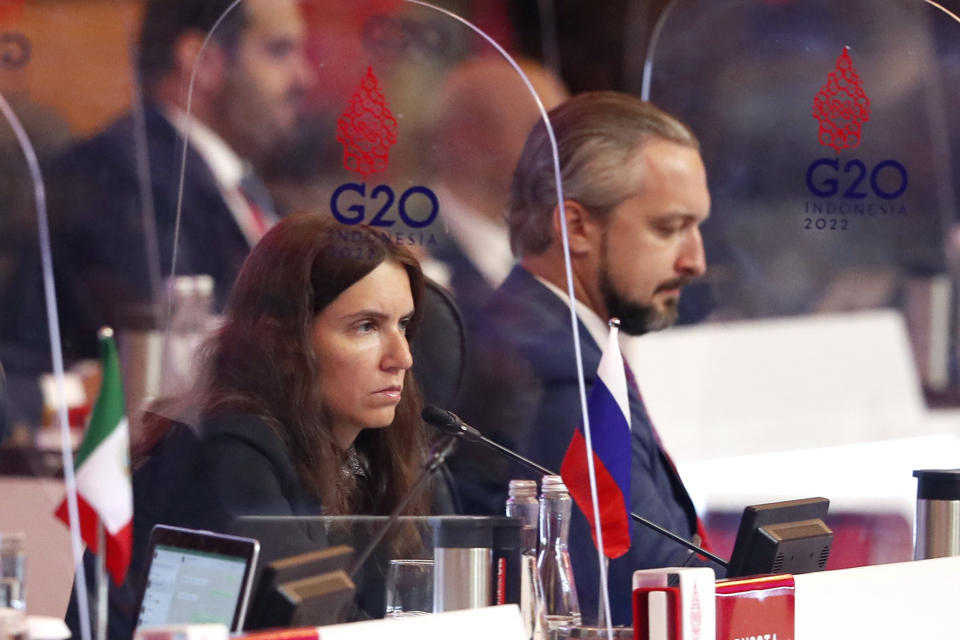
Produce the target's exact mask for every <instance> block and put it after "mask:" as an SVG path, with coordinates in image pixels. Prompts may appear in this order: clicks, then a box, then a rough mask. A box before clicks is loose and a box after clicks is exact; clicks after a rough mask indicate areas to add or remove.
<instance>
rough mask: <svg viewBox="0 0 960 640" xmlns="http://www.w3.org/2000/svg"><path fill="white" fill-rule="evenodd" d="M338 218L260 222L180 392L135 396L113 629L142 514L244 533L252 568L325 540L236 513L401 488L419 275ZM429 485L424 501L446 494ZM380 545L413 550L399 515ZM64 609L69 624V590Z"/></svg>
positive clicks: (410, 414) (337, 510)
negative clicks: (127, 510) (265, 228)
mask: <svg viewBox="0 0 960 640" xmlns="http://www.w3.org/2000/svg"><path fill="white" fill-rule="evenodd" d="M342 229H343V227H340V226H339V225H337V224H336V223H335V222H333V221H331V220H330V219H329V218H328V217H326V216H322V215H316V214H302V213H301V214H295V215H292V216H289V217H288V218H286V219H284V220H283V221H282V222H280V223H279V224H278V225H276V227H275V228H274V229H272V230H271V231H270V232H268V233H267V235H266V236H264V238H263V240H262V241H261V242H260V243H259V244H257V246H256V247H254V249H253V251H252V252H251V254H250V256H249V257H248V259H247V260H246V262H245V263H244V265H243V268H242V269H241V272H240V274H239V276H238V279H237V283H236V286H235V287H234V289H233V291H232V292H231V295H230V299H229V301H228V303H227V308H226V312H225V321H224V324H223V326H222V327H221V328H220V329H219V330H218V331H217V332H216V333H215V334H214V335H213V336H212V337H211V338H210V339H209V340H208V341H207V343H206V344H205V347H204V349H203V350H202V355H201V366H200V372H201V375H200V377H199V380H198V383H197V386H196V387H195V389H194V390H193V391H191V392H189V393H186V394H184V395H181V396H178V397H174V398H168V399H165V400H161V401H158V402H157V403H155V404H154V405H152V406H151V407H150V409H149V413H148V414H147V415H146V417H145V418H144V430H143V433H142V435H141V437H140V438H139V439H138V440H137V441H135V442H134V444H133V447H132V448H133V466H134V475H133V491H134V528H133V536H134V543H133V556H132V560H131V563H130V572H129V574H128V575H127V578H126V582H125V583H124V584H123V585H121V586H119V587H117V586H115V585H111V593H110V614H109V616H110V617H109V629H108V635H109V637H110V638H111V639H112V640H121V639H124V640H128V639H129V638H130V637H131V636H132V634H133V630H134V627H135V624H136V620H137V611H136V610H135V607H136V603H137V595H138V593H139V590H141V589H142V588H143V580H144V579H145V576H143V575H142V570H143V568H144V562H145V557H144V555H145V552H146V548H147V543H148V539H149V535H150V530H151V529H152V527H153V526H154V525H156V524H166V525H173V526H179V527H186V528H190V529H205V530H210V531H216V532H221V533H228V534H235V535H248V536H252V537H256V538H257V539H259V541H260V549H261V552H260V566H265V565H266V563H268V562H270V561H272V560H276V559H278V558H283V557H287V556H291V555H296V554H300V553H305V552H308V551H314V550H318V549H322V548H324V547H325V546H326V545H327V544H328V538H327V536H328V532H327V530H326V528H325V527H323V526H316V525H311V524H310V523H309V522H297V523H293V524H292V525H290V524H285V525H279V524H277V523H274V525H270V524H269V523H268V524H266V525H263V524H251V523H249V522H244V521H238V520H237V518H238V517H241V516H245V515H268V516H290V515H300V516H304V515H314V516H316V515H328V516H329V515H350V514H359V515H377V514H379V515H386V514H388V513H390V511H391V510H392V509H393V508H394V507H395V506H396V505H397V504H398V503H399V501H400V500H401V499H403V498H404V497H405V496H406V495H407V493H408V492H409V491H410V489H411V487H412V485H413V483H414V480H415V478H416V477H417V475H418V473H419V472H420V469H421V468H422V465H423V463H424V461H425V459H426V452H427V442H426V434H425V433H424V429H423V426H422V424H421V422H420V417H419V416H420V407H421V400H420V394H419V391H418V389H417V386H416V384H415V382H414V379H413V375H412V373H411V366H412V364H413V358H412V355H411V351H410V345H409V340H410V337H411V335H412V334H413V331H414V329H415V327H416V325H417V322H418V320H419V319H420V315H421V313H422V309H421V306H420V303H421V300H422V295H423V287H424V282H423V276H422V274H421V271H420V267H419V264H418V263H417V261H416V259H415V258H414V257H413V256H412V254H410V253H409V251H407V250H406V249H405V248H403V247H401V246H399V245H396V244H393V243H391V242H390V241H389V240H385V239H384V238H383V236H382V235H381V234H379V233H376V232H375V231H373V230H371V229H370V228H369V227H364V226H353V227H350V234H349V239H344V235H343V234H342V233H340V231H341V230H342ZM442 486H443V485H442V483H437V493H436V500H435V501H434V505H435V506H436V509H435V510H438V511H444V510H447V506H445V505H448V504H449V499H448V498H447V502H444V497H443V496H445V495H446V494H445V493H444V491H443V488H442ZM431 497H432V495H431V491H430V490H425V491H423V492H422V493H421V494H419V495H417V496H416V497H414V499H413V502H412V503H411V506H410V507H409V508H408V510H407V511H406V512H404V513H405V515H426V514H428V513H429V512H430V511H431ZM350 544H357V542H355V541H353V540H351V541H350ZM387 544H388V546H391V547H392V548H391V550H390V553H394V554H397V555H394V556H393V557H398V556H399V557H415V556H416V554H417V553H418V552H422V550H421V549H420V548H419V538H418V537H417V534H416V531H415V530H411V528H401V529H400V532H399V533H398V534H397V535H396V536H394V537H393V539H392V540H389V539H388V543H387ZM86 560H87V564H88V571H87V576H88V578H91V580H90V584H89V585H88V588H89V589H91V590H92V589H93V588H94V586H93V581H92V575H93V571H92V570H90V569H91V568H92V565H93V562H92V560H93V558H92V557H91V556H89V554H88V556H87V557H86ZM367 569H368V571H364V572H361V575H359V576H357V578H356V579H357V580H358V585H357V592H358V594H360V598H359V601H358V603H357V605H358V607H359V608H360V610H361V611H362V613H361V612H355V615H357V616H359V617H363V616H364V615H373V616H382V615H383V600H382V598H383V583H382V582H378V580H377V578H378V576H379V580H382V573H380V570H381V568H379V567H367ZM365 577H366V578H367V580H368V581H367V582H366V584H361V583H363V582H364V578H365ZM93 601H95V600H94V599H91V602H93ZM67 622H68V624H69V625H70V627H71V629H72V630H73V633H74V637H79V635H78V633H77V630H78V627H77V625H78V622H77V612H76V602H75V600H73V599H71V605H70V609H69V610H68V612H67Z"/></svg>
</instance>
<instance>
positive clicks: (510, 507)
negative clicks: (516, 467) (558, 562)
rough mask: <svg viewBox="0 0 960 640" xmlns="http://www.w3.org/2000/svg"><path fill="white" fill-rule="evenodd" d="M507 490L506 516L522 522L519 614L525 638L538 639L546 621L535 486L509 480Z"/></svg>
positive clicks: (538, 506)
mask: <svg viewBox="0 0 960 640" xmlns="http://www.w3.org/2000/svg"><path fill="white" fill-rule="evenodd" d="M509 491H510V495H509V497H508V498H507V515H508V516H510V517H512V518H517V519H518V520H520V522H521V523H522V524H521V527H522V529H521V538H522V554H523V555H522V556H521V557H520V563H521V566H520V570H521V575H520V615H521V616H522V617H523V625H524V629H526V632H527V637H528V638H530V639H531V640H540V639H541V638H544V637H545V635H544V634H545V631H544V629H545V628H546V622H545V621H544V619H543V589H542V585H541V584H540V580H539V575H538V573H537V534H538V529H539V524H540V523H539V520H540V503H539V501H537V483H536V481H534V480H511V481H510V489H509Z"/></svg>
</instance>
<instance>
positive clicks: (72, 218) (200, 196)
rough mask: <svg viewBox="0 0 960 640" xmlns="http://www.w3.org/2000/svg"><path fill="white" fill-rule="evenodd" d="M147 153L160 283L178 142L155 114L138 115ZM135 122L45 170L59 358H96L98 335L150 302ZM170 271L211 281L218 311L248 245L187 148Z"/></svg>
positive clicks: (170, 231)
mask: <svg viewBox="0 0 960 640" xmlns="http://www.w3.org/2000/svg"><path fill="white" fill-rule="evenodd" d="M145 122H146V150H147V153H148V157H149V162H150V188H151V190H152V195H153V205H154V211H155V215H156V238H157V245H158V248H159V257H160V276H161V278H165V277H167V276H168V275H169V274H170V266H171V260H172V259H173V258H172V257H173V247H174V227H175V215H176V206H177V194H178V189H177V185H178V180H179V175H180V173H179V172H180V165H181V154H182V152H183V147H182V144H183V138H182V137H181V136H180V135H179V133H178V132H177V130H176V129H175V128H174V127H173V125H172V124H171V123H170V122H169V121H168V120H167V119H166V117H164V115H163V114H161V112H160V111H159V109H158V108H157V107H155V106H152V105H147V106H146V107H145ZM136 138H137V136H136V135H135V127H134V119H133V117H132V116H126V117H124V118H122V119H120V120H118V121H117V122H115V123H114V124H112V125H111V126H110V127H109V128H107V129H106V130H105V131H103V132H102V133H100V134H99V135H97V136H95V137H94V138H92V139H90V140H87V141H85V142H83V143H81V144H79V145H77V146H75V147H74V148H73V149H71V150H70V151H69V152H68V153H67V154H66V155H65V156H64V157H63V158H61V159H59V160H58V161H57V162H56V164H55V166H54V167H53V168H52V169H51V170H50V171H48V175H50V176H51V178H52V180H51V185H50V189H51V226H52V231H53V239H54V243H55V244H54V269H55V270H56V271H57V277H58V294H60V296H61V298H62V299H63V303H62V305H61V306H62V307H63V309H62V312H61V314H60V316H61V318H62V320H63V324H64V329H65V335H64V341H65V343H66V344H65V349H66V351H67V352H68V353H75V354H77V355H80V356H91V355H95V354H96V329H97V328H98V327H99V326H101V325H103V324H112V325H114V326H123V325H124V324H125V321H124V319H123V316H125V315H127V312H128V309H129V308H131V307H133V306H136V305H143V304H146V303H149V302H150V301H151V286H150V277H149V270H148V254H147V249H146V247H147V244H146V242H147V237H148V235H152V233H151V232H150V231H149V230H148V229H147V228H145V225H144V219H143V215H142V210H143V207H142V204H141V195H140V194H141V188H140V182H139V178H138V173H137V160H136V150H137V148H138V147H137V145H136ZM182 211H183V214H182V218H181V222H180V233H179V247H178V249H177V265H176V266H177V269H176V272H177V273H178V274H181V275H185V274H209V275H211V276H213V279H214V283H215V290H214V291H215V297H216V299H217V303H218V305H217V306H218V307H219V306H222V303H223V301H224V300H225V297H226V294H227V293H228V291H229V290H230V287H231V286H232V285H233V281H234V279H235V277H236V275H237V273H238V272H239V269H240V265H241V264H242V263H243V260H244V259H245V258H246V255H247V253H248V252H249V250H250V245H249V243H248V242H247V240H246V238H245V237H244V236H243V233H242V232H241V231H240V228H239V226H238V225H237V223H236V222H235V220H234V218H233V215H232V214H231V212H230V209H229V207H228V206H227V204H226V201H225V200H224V199H223V196H222V194H221V192H220V190H219V188H218V186H217V183H216V181H215V179H214V177H213V174H212V173H211V171H210V169H209V167H208V165H207V164H206V162H205V161H204V160H203V159H202V158H201V157H200V155H199V154H198V153H197V152H196V151H195V150H194V149H193V148H192V147H188V149H187V156H186V172H185V179H184V185H183V208H182Z"/></svg>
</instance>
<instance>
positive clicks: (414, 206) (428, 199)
mask: <svg viewBox="0 0 960 640" xmlns="http://www.w3.org/2000/svg"><path fill="white" fill-rule="evenodd" d="M397 129H398V125H397V119H396V118H395V117H394V115H393V112H392V111H390V105H389V104H388V103H387V99H386V97H385V96H384V94H383V89H382V88H381V86H380V81H379V80H378V79H377V76H376V75H374V73H373V69H372V68H368V69H367V73H366V74H365V75H364V76H363V79H362V80H361V81H360V86H359V88H358V89H357V90H356V92H354V94H353V95H352V96H351V97H350V102H349V104H348V105H347V108H346V110H345V111H344V112H343V114H342V115H341V116H340V119H339V120H337V141H339V142H340V143H341V144H342V145H343V167H344V169H346V170H347V171H353V172H356V173H359V174H360V175H361V176H363V178H364V179H366V178H367V176H369V175H371V174H374V173H378V172H380V171H384V170H385V169H386V168H387V167H388V165H389V164H390V148H391V147H393V145H395V144H396V143H397ZM394 204H396V205H397V206H396V213H397V215H398V216H399V219H400V220H402V221H403V222H404V223H406V224H407V225H408V226H409V227H411V228H414V229H422V228H424V227H427V226H429V225H430V223H432V222H433V221H434V220H435V219H436V218H437V215H438V214H439V213H440V204H439V202H438V201H437V196H436V194H434V193H433V191H431V190H430V189H429V188H427V187H424V186H414V187H410V188H408V189H407V190H405V191H403V192H402V193H401V194H400V195H399V197H398V196H397V194H396V193H395V192H394V190H393V189H392V188H391V187H390V185H386V184H378V185H376V186H374V187H373V188H371V189H369V191H368V189H367V184H366V182H347V183H345V184H342V185H340V186H339V187H337V189H336V190H335V191H334V192H333V195H332V196H331V197H330V210H331V211H332V212H333V216H334V217H335V218H336V219H337V220H339V221H340V222H341V223H343V224H346V225H354V224H361V223H364V222H366V223H368V224H369V225H370V226H373V227H392V226H393V225H394V224H396V223H397V218H396V217H394V215H393V209H394ZM424 205H426V208H424ZM424 211H425V213H424ZM368 214H370V215H371V216H372V217H370V218H369V219H368Z"/></svg>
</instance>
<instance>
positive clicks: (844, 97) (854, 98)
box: [813, 47, 870, 153]
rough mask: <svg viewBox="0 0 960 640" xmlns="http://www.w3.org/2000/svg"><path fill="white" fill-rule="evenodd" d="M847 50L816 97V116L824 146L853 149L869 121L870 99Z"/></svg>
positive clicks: (821, 141) (837, 149)
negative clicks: (864, 124)
mask: <svg viewBox="0 0 960 640" xmlns="http://www.w3.org/2000/svg"><path fill="white" fill-rule="evenodd" d="M849 50H850V47H844V48H843V53H841V54H840V57H839V58H838V59H837V67H836V69H834V70H833V71H831V72H830V74H829V75H828V76H827V83H826V84H825V85H823V87H821V89H820V91H818V92H817V95H816V96H814V98H813V117H814V118H816V119H817V120H818V121H819V122H820V133H819V136H818V138H819V140H820V144H822V145H823V146H825V147H833V148H834V150H836V151H837V153H839V152H840V150H841V149H847V148H850V149H852V148H854V147H856V146H858V145H859V144H860V129H861V128H862V127H863V123H865V122H868V121H869V120H870V98H868V97H867V94H866V93H864V91H863V87H862V86H860V76H858V75H857V70H856V69H854V68H853V60H851V59H850V54H849V53H848V51H849Z"/></svg>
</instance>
